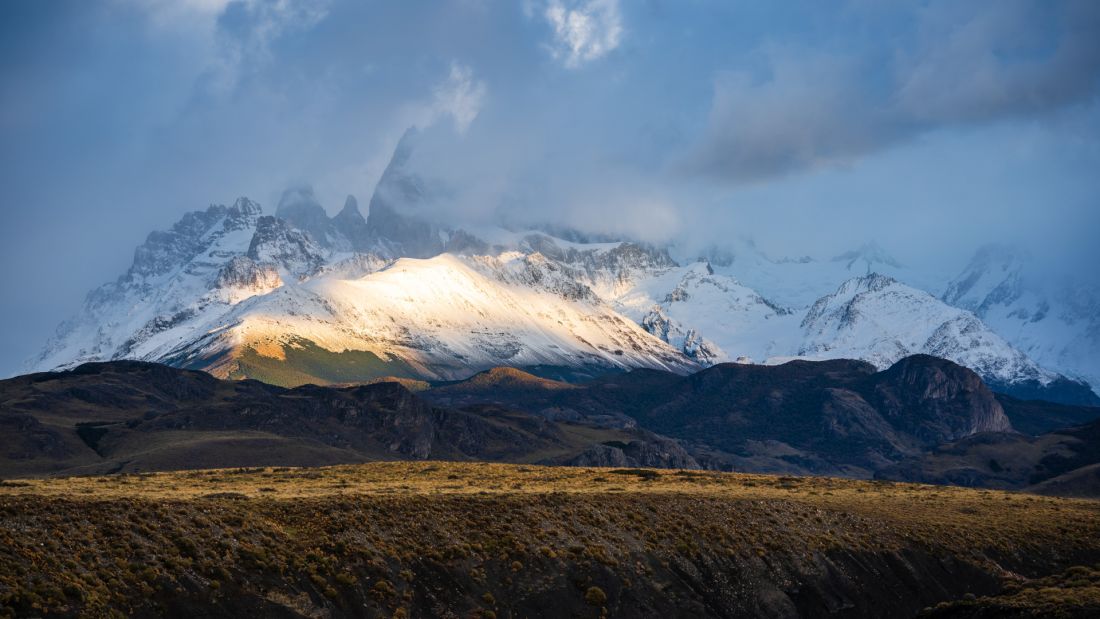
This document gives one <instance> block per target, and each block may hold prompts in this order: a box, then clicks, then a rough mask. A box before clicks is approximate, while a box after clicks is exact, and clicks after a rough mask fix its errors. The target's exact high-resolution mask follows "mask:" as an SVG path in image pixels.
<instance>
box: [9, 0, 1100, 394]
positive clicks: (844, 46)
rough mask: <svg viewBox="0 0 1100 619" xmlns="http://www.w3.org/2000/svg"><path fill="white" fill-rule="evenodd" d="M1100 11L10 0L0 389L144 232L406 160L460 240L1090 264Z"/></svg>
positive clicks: (929, 5)
mask: <svg viewBox="0 0 1100 619" xmlns="http://www.w3.org/2000/svg"><path fill="white" fill-rule="evenodd" d="M1097 33H1100V3H1098V2H1095V1H1092V0H1080V1H1058V0H1041V1H1035V2H1026V1H1015V0H989V1H977V0H973V1H966V2H958V1H954V0H943V1H939V0H929V1H924V2H894V1H889V0H884V1H872V0H848V1H846V2H845V1H840V0H838V1H836V2H820V1H816V0H813V1H804V2H799V1H795V0H792V1H789V2H781V3H779V2H775V3H773V2H757V1H753V0H745V1H736V0H499V1H493V0H450V1H440V2H428V1H421V0H407V1H402V2H382V1H378V2H371V1H367V0H347V1H344V0H99V1H88V0H50V1H48V2H43V1H41V0H7V1H6V2H3V3H0V182H2V184H3V187H4V191H3V193H2V194H0V209H2V210H0V222H2V224H0V252H2V253H0V291H2V293H0V296H2V298H0V336H2V338H3V342H4V346H3V347H2V350H0V375H7V374H11V373H14V372H16V371H18V369H19V368H20V366H21V364H22V361H23V360H25V359H26V358H28V357H30V356H31V355H32V354H34V353H35V352H36V351H37V350H39V349H40V348H41V346H42V345H43V344H44V343H45V341H46V339H47V338H48V337H49V335H50V334H51V333H52V331H53V329H54V328H55V327H56V325H57V324H58V323H59V322H60V321H61V320H63V319H64V318H66V317H67V316H70V315H72V314H73V313H75V312H76V311H77V310H78V309H79V307H80V303H81V302H82V300H83V297H84V295H85V294H86V293H87V291H88V290H90V289H92V288H94V287H95V286H98V285H100V284H102V283H104V282H106V281H110V280H113V279H115V278H116V277H117V276H118V275H119V274H121V273H122V272H123V271H125V269H126V268H127V267H128V265H129V263H130V261H131V259H132V256H133V249H134V248H135V247H136V246H137V245H138V244H140V243H141V242H142V240H143V239H144V238H145V236H146V235H147V234H148V233H149V232H150V231H152V230H155V229H164V228H167V227H169V226H170V225H171V224H172V223H173V222H174V221H176V220H177V219H178V218H179V217H180V216H181V215H182V214H183V213H185V212H188V211H191V210H197V209H202V208H205V207H206V206H207V205H209V204H211V203H231V202H232V201H233V200H234V199H235V198H236V197H237V196H241V195H246V196H249V197H251V198H253V199H256V200H258V201H260V203H261V204H263V205H264V206H265V207H266V209H267V211H268V212H272V211H273V210H274V204H275V203H276V202H277V200H278V196H279V195H280V193H281V192H282V191H283V190H284V189H285V188H287V187H290V186H295V185H300V184H302V183H309V184H311V185H312V186H313V187H314V189H315V190H316V193H317V195H318V197H319V198H320V199H321V201H322V202H323V203H324V204H325V205H326V207H327V208H328V209H329V211H330V213H332V214H335V212H337V211H338V210H339V208H340V207H341V206H342V204H343V198H344V196H345V195H347V194H349V193H350V194H354V195H356V196H357V197H358V198H359V200H360V204H364V205H365V204H366V203H367V202H368V201H369V197H370V194H371V192H372V190H373V188H374V185H375V183H376V182H377V180H378V177H379V175H380V174H381V172H382V170H383V168H384V167H385V165H386V163H387V161H388V160H389V157H390V155H391V154H392V151H393V148H394V146H395V145H396V143H397V140H398V139H399V138H400V136H401V135H402V134H403V133H404V131H405V129H406V128H408V127H410V126H416V127H418V128H419V129H420V130H421V139H420V142H421V144H420V145H419V146H418V162H419V165H420V166H422V172H423V173H424V174H425V175H428V176H430V177H431V178H433V179H437V181H438V182H439V183H440V186H444V187H447V188H448V191H446V192H443V194H442V195H444V196H445V198H443V199H440V200H439V201H438V203H437V204H435V205H433V207H432V208H433V209H434V210H435V212H434V213H433V215H434V216H436V217H438V218H439V219H440V220H444V221H446V222H449V223H457V224H462V223H469V224H471V225H472V224H485V223H493V222H500V221H507V222H509V223H511V224H513V225H518V224H553V225H559V226H561V225H565V226H571V227H575V228H577V229H580V230H582V231H587V232H600V233H609V234H616V235H624V236H629V237H631V238H637V239H642V240H647V241H652V242H673V243H676V244H677V246H679V247H684V248H689V249H691V250H694V249H695V248H702V247H706V246H709V245H717V246H721V245H722V244H723V243H728V242H730V239H735V238H736V239H743V238H751V239H753V240H754V241H755V242H756V244H757V245H758V246H759V247H761V248H763V249H764V250H765V251H767V252H768V253H769V254H771V255H774V256H785V255H792V256H802V255H812V256H820V257H828V256H831V255H836V254H838V253H841V252H842V251H844V250H846V249H849V248H851V247H854V246H858V245H861V244H863V243H865V242H868V241H872V240H873V241H876V242H877V243H878V244H879V245H881V246H883V247H884V248H886V249H887V250H888V251H890V252H891V253H893V254H894V255H895V256H896V257H898V258H899V259H900V260H902V261H903V262H905V263H908V264H912V265H917V266H921V267H927V268H928V269H939V270H944V271H950V270H952V269H954V270H956V271H957V270H960V269H961V268H962V266H964V265H965V262H966V260H967V258H968V257H969V256H970V255H971V254H972V253H973V252H974V250H975V249H976V248H977V247H979V246H980V245H982V244H984V243H988V242H1013V243H1017V242H1018V243H1025V244H1027V245H1028V246H1029V247H1031V248H1032V251H1033V252H1034V253H1038V254H1040V255H1042V256H1044V257H1046V258H1047V259H1048V260H1050V261H1051V263H1052V264H1057V265H1058V268H1061V269H1065V270H1079V271H1081V273H1082V274H1083V275H1088V276H1091V275H1094V274H1095V273H1094V272H1095V271H1100V269H1096V268H1095V265H1096V264H1100V250H1097V249H1096V247H1095V246H1096V245H1097V244H1096V242H1095V236H1096V233H1097V231H1100V180H1098V179H1100V172H1098V171H1100V99H1098V94H1100V36H1097Z"/></svg>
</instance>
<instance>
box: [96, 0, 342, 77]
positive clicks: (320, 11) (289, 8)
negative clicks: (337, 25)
mask: <svg viewBox="0 0 1100 619" xmlns="http://www.w3.org/2000/svg"><path fill="white" fill-rule="evenodd" d="M117 3H118V4H119V5H121V6H125V7H129V8H131V9H134V10H137V11H139V12H141V13H143V14H144V15H145V16H146V17H147V18H148V20H149V24H150V26H151V27H152V28H154V29H155V30H156V31H157V32H158V34H159V33H163V32H174V33H177V34H183V35H185V36H190V37H191V38H192V39H193V40H194V41H195V44H196V46H197V48H198V50H197V54H196V55H197V58H196V60H197V61H198V62H200V63H202V64H203V65H204V71H205V74H206V75H205V78H206V79H205V83H206V84H207V85H208V86H209V87H210V89H211V90H212V91H214V92H220V93H225V92H229V91H231V90H233V88H235V87H236V86H237V84H238V82H239V81H240V78H241V76H242V75H243V74H244V73H245V72H246V71H247V70H249V68H250V67H254V66H257V65H260V64H262V63H265V62H267V61H268V60H270V57H271V45H272V44H273V43H274V42H275V41H276V40H278V39H279V38H280V37H282V36H283V35H284V34H287V33H289V32H293V31H301V30H308V29H310V28H312V27H314V26H315V25H317V23H319V22H320V21H321V20H322V19H324V18H325V17H326V16H327V15H328V11H329V5H330V4H331V1H330V0H117Z"/></svg>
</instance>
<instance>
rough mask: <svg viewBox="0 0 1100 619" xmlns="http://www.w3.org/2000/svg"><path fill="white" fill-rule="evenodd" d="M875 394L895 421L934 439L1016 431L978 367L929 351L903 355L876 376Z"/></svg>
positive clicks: (906, 429)
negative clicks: (956, 362)
mask: <svg viewBox="0 0 1100 619" xmlns="http://www.w3.org/2000/svg"><path fill="white" fill-rule="evenodd" d="M875 379H876V380H875V383H874V386H873V387H872V388H871V394H869V395H870V397H871V398H872V399H873V400H877V401H876V404H878V407H879V409H880V410H882V411H883V413H884V416H885V417H886V419H887V420H889V421H890V423H891V424H892V425H893V426H894V427H897V428H899V429H901V430H902V431H904V432H907V433H909V434H912V435H913V436H916V437H918V438H919V439H921V440H922V441H924V442H926V443H928V444H936V443H942V442H945V441H952V440H955V439H958V438H962V437H964V436H969V435H971V434H977V433H978V432H1010V431H1012V424H1011V423H1010V422H1009V420H1008V417H1007V416H1006V415H1005V413H1004V410H1003V409H1002V408H1001V404H1000V403H999V402H998V401H997V399H996V398H995V397H994V396H993V392H991V391H990V390H989V387H986V385H985V383H983V382H982V379H981V378H979V377H978V375H977V374H975V373H974V372H972V371H970V370H968V369H966V368H964V367H962V366H959V365H956V364H954V363H951V362H950V361H946V360H944V359H938V358H936V357H931V356H928V355H914V356H912V357H906V358H905V359H902V360H901V361H898V362H897V363H895V364H894V365H893V366H891V367H890V368H889V369H887V370H886V371H884V372H881V373H880V374H878V375H876V377H875Z"/></svg>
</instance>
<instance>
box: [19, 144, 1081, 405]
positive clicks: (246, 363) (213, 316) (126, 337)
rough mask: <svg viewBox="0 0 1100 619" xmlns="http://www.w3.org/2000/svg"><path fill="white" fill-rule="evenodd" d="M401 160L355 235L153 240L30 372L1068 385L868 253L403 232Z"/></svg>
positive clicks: (244, 230)
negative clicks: (798, 375) (938, 374)
mask: <svg viewBox="0 0 1100 619" xmlns="http://www.w3.org/2000/svg"><path fill="white" fill-rule="evenodd" d="M414 141H415V133H409V134H407V135H406V137H405V138H404V139H403V140H402V141H401V143H400V144H399V146H398V148H397V150H396V152H395V154H394V157H393V160H392V161H391V163H390V165H389V166H388V167H387V169H386V171H385V173H384V174H383V176H382V178H381V180H380V182H379V184H378V187H377V189H376V191H375V194H374V196H373V197H372V198H371V201H370V211H369V213H368V215H367V217H365V218H364V217H363V215H362V214H361V213H360V211H359V208H358V204H357V202H356V200H355V199H354V198H353V197H351V196H349V197H348V199H347V201H346V202H345V204H344V206H343V208H342V209H341V210H340V211H339V213H338V214H337V215H336V216H334V217H329V216H328V215H327V212H326V210H325V209H324V207H323V206H322V205H321V204H320V203H319V202H318V201H317V200H316V198H315V197H314V194H313V192H312V190H311V189H310V188H309V187H305V186H303V187H296V188H292V189H290V190H288V191H287V192H285V193H284V195H283V197H282V199H281V200H280V202H279V204H278V206H277V208H276V212H275V216H270V215H264V214H263V212H262V209H261V207H260V206H259V205H258V204H256V203H255V202H252V201H250V200H248V199H246V198H241V199H239V200H237V202H236V203H235V204H234V205H233V206H230V207H226V206H211V207H210V208H208V209H207V210H205V211H201V212H196V213H191V214H188V215H186V216H185V217H184V218H183V219H182V220H181V221H180V222H179V223H177V224H176V225H175V226H173V227H172V229H171V230H169V231H167V232H156V233H153V234H151V235H150V236H149V238H148V239H147V240H146V242H145V243H144V244H142V246H141V247H139V248H138V249H137V251H136V252H135V257H134V263H133V266H132V267H131V268H130V269H129V270H128V271H127V273H125V274H124V275H123V276H122V277H120V278H119V279H118V280H117V281H116V282H113V283H110V284H107V285H105V286H102V287H100V288H99V289H97V290H95V291H93V292H92V293H91V294H89V296H88V298H87V301H86V303H85V306H84V308H83V311H82V313H81V314H80V315H79V316H78V317H76V318H74V319H72V320H70V321H68V322H66V323H65V324H63V325H62V326H61V327H60V328H59V329H58V332H57V334H56V335H55V337H54V338H53V339H52V340H51V341H50V342H49V344H48V345H47V347H46V348H45V350H44V351H43V353H42V354H41V355H40V356H39V357H37V358H36V359H34V360H32V361H31V362H30V366H31V369H36V370H44V369H53V368H57V367H68V366H72V365H75V364H78V363H81V362H84V361H89V360H104V359H120V358H135V359H143V360H156V361H163V362H167V363H170V364H173V365H178V366H184V367H191V368H202V369H206V370H209V371H211V372H213V373H215V374H217V375H219V376H229V377H253V378H260V379H263V380H268V381H271V382H278V383H286V384H299V383H304V382H355V381H362V380H367V379H370V378H374V377H378V376H385V375H396V376H406V377H417V378H427V379H432V380H450V379H457V378H463V377H465V376H469V375H471V374H473V373H475V372H477V371H480V370H484V369H486V368H489V367H494V366H501V365H507V366H514V367H522V368H528V369H533V370H535V371H538V372H542V373H544V374H552V375H554V376H559V377H567V378H568V377H576V376H585V375H592V374H594V373H600V372H606V371H617V370H624V369H629V368H638V367H648V368H658V369H665V370H671V371H676V372H687V371H691V370H694V369H698V368H699V367H701V366H707V365H712V364H715V363H719V362H725V361H739V362H760V363H775V362H780V361H783V360H786V359H790V358H793V357H803V358H812V359H825V358H837V357H850V358H857V359H864V360H867V361H870V362H872V363H874V364H875V365H877V366H879V367H887V366H889V365H890V364H892V363H893V362H895V361H897V360H898V359H900V358H901V357H903V356H906V355H909V354H912V353H918V352H923V353H928V354H932V355H936V356H940V357H944V358H947V359H950V360H952V361H955V362H958V363H960V364H963V365H966V366H968V367H971V368H972V369H974V370H975V371H977V372H978V373H979V374H981V375H982V376H983V377H984V378H985V379H986V380H987V381H989V382H990V383H992V384H994V385H995V386H997V387H998V388H1000V389H1003V390H1007V391H1010V392H1012V391H1014V390H1015V391H1016V392H1020V393H1027V394H1035V393H1038V394H1040V395H1042V394H1044V393H1046V392H1045V391H1044V390H1046V389H1048V387H1049V386H1050V385H1061V384H1062V383H1061V382H1059V381H1065V379H1064V378H1062V377H1060V376H1059V375H1058V374H1056V373H1055V372H1053V371H1050V369H1049V368H1047V367H1046V366H1045V365H1043V364H1040V363H1037V362H1036V361H1035V360H1034V358H1032V357H1030V356H1029V354H1028V353H1027V352H1022V351H1021V350H1019V349H1018V348H1017V347H1014V346H1013V345H1012V344H1010V343H1009V342H1008V341H1006V340H1005V338H1002V337H1001V336H999V335H997V334H996V333H994V332H993V331H992V330H990V329H989V328H988V327H987V326H986V325H985V324H984V323H983V322H982V320H981V319H980V318H979V317H978V316H975V315H974V314H973V313H971V311H968V309H960V308H956V307H952V306H950V305H948V304H947V303H945V302H944V301H943V300H941V299H939V298H937V297H935V296H933V295H931V294H928V293H926V292H923V291H921V290H919V289H916V288H913V287H911V286H908V285H905V284H903V283H901V282H900V281H898V280H896V279H893V278H891V277H887V276H885V275H881V274H879V273H878V271H881V270H885V271H890V270H893V271H895V272H899V273H902V274H905V273H906V269H905V267H904V266H902V265H901V264H900V263H898V262H897V261H896V260H894V259H893V258H891V257H890V256H889V255H888V254H886V252H885V251H883V250H882V249H881V248H879V247H877V246H875V245H871V244H869V245H866V246H864V247H861V248H859V249H858V250H855V251H853V252H847V253H845V254H842V255H840V256H837V257H836V258H834V259H831V260H826V261H815V260H812V259H809V258H806V259H798V260H773V259H770V258H767V257H766V256H764V255H763V254H762V253H760V252H757V251H755V248H753V247H751V245H745V246H741V247H738V248H736V251H734V252H730V253H728V254H724V253H722V252H718V251H715V252H711V253H709V254H708V255H707V257H706V259H704V260H700V261H696V262H686V263H679V262H677V261H676V260H674V259H673V258H672V257H671V255H670V253H669V249H668V248H663V247H654V246H649V245H646V244H641V243H634V242H629V241H609V240H607V239H598V240H599V241H600V242H591V241H593V239H591V238H583V237H580V236H577V235H568V234H559V233H556V232H555V234H559V235H558V236H554V235H552V234H549V233H547V232H546V231H537V230H526V231H524V230H519V231H516V230H506V229H503V228H492V229H477V230H475V231H470V230H461V229H454V228H448V227H446V226H440V225H437V224H435V223H433V222H431V221H429V220H428V219H427V218H425V217H423V216H421V215H419V214H418V213H420V212H422V210H421V209H420V206H421V205H422V202H423V201H424V200H426V199H428V197H429V196H430V193H431V190H430V185H429V184H428V183H425V182H424V181H423V180H422V179H420V178H419V177H418V176H417V175H416V173H415V172H414V171H413V170H411V169H410V165H409V161H410V153H411V149H412V144H413V143H414ZM562 236H570V239H571V240H567V239H565V238H561V237H562ZM586 241H587V242H586ZM979 279H980V278H979ZM753 282H754V283H753ZM975 286H976V284H975V285H972V286H970V288H968V289H967V290H968V291H973V290H977V288H975ZM951 290H962V286H956V287H954V288H952V289H951ZM951 290H949V293H950V292H951ZM761 291H763V292H761ZM952 294H953V295H954V293H952ZM967 294H969V292H965V293H959V294H958V295H954V296H952V297H951V299H949V300H951V302H952V303H956V304H957V303H963V302H965V299H967V298H968V297H967V296H966V295H967ZM974 294H977V293H974ZM956 296H957V298H955V297H956ZM985 296H986V297H989V296H990V294H989V293H986V294H985ZM960 299H962V300H960ZM981 309H982V306H980V305H979V306H976V308H975V311H978V310H981ZM1065 382H1066V383H1069V381H1065ZM1069 384H1073V383H1069ZM1077 387H1080V385H1077Z"/></svg>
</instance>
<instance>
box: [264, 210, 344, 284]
mask: <svg viewBox="0 0 1100 619" xmlns="http://www.w3.org/2000/svg"><path fill="white" fill-rule="evenodd" d="M247 256H248V258H250V259H252V260H253V261H255V262H257V263H264V264H275V265H278V266H279V267H281V268H283V269H285V270H286V272H288V273H290V274H291V275H293V276H295V277H298V278H301V277H307V276H309V275H313V274H315V273H317V272H318V271H320V270H321V267H322V266H324V264H325V253H324V250H322V249H321V248H320V247H318V246H317V245H316V244H315V243H314V242H313V239H312V238H310V237H309V236H308V235H307V234H305V233H303V232H301V231H300V230H298V229H296V228H294V227H292V226H290V225H289V224H287V223H286V222H285V221H283V220H281V219H277V218H275V217H270V216H268V217H261V218H260V219H259V220H258V221H257V222H256V233H255V235H253V237H252V242H251V243H250V244H249V246H248V254H247Z"/></svg>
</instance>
